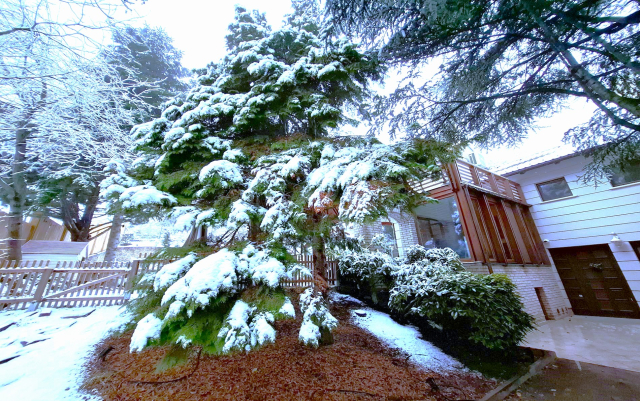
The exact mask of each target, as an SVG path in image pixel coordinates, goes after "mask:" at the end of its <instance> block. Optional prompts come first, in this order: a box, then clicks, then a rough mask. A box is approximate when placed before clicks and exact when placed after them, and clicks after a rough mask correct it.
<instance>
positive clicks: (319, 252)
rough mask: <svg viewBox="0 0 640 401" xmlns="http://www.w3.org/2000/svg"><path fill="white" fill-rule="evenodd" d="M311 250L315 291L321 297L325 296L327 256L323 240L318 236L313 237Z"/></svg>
mask: <svg viewBox="0 0 640 401" xmlns="http://www.w3.org/2000/svg"><path fill="white" fill-rule="evenodd" d="M311 248H312V250H313V281H314V283H315V285H316V289H317V290H318V291H320V292H321V293H322V295H326V293H327V290H328V289H329V283H328V282H327V277H326V269H327V255H326V248H325V245H324V239H323V238H322V237H320V236H317V237H313V240H312V243H311Z"/></svg>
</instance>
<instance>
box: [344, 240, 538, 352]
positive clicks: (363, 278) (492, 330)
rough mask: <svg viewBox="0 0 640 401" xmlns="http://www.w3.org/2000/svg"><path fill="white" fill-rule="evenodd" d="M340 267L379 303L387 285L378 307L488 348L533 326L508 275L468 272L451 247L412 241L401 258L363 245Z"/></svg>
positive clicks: (510, 342) (505, 344)
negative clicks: (384, 298)
mask: <svg viewBox="0 0 640 401" xmlns="http://www.w3.org/2000/svg"><path fill="white" fill-rule="evenodd" d="M338 266H339V269H340V273H341V275H342V279H341V281H342V282H343V284H344V282H348V281H351V282H353V283H355V285H356V287H357V288H358V290H359V291H360V293H359V295H361V296H363V295H371V297H372V299H373V301H374V303H377V304H379V305H380V303H379V301H378V299H377V297H378V298H379V297H380V292H381V291H382V292H384V289H385V288H386V290H388V293H389V302H388V304H387V305H380V306H382V307H389V308H390V309H391V310H392V311H394V312H395V313H398V314H400V315H403V316H405V317H407V318H414V319H426V320H427V321H428V322H429V323H430V324H431V325H433V326H436V327H442V328H443V329H444V330H445V331H447V332H448V333H449V334H451V335H455V336H457V337H459V338H463V339H467V340H469V341H471V342H475V343H478V344H481V345H483V346H485V347H487V348H493V349H503V348H509V347H513V346H515V345H517V344H518V343H519V342H520V340H522V338H524V336H525V335H526V333H527V332H528V331H530V330H531V329H532V328H533V318H532V317H531V316H530V315H529V314H527V313H526V312H524V309H523V304H522V301H521V300H520V296H519V295H518V294H517V293H516V287H515V285H514V284H513V283H512V282H511V281H510V280H509V279H508V278H507V277H506V276H504V275H499V274H490V275H479V274H474V273H470V272H467V271H465V270H464V267H463V265H462V263H461V262H460V259H459V257H458V255H457V254H456V253H455V252H454V251H453V250H451V249H449V248H444V249H426V248H424V247H422V246H420V245H416V246H412V247H410V248H409V249H407V252H406V256H405V257H402V258H392V257H390V256H388V255H386V254H383V253H381V252H379V251H370V250H367V249H363V250H362V251H360V252H345V253H342V254H341V255H340V256H339V264H338ZM363 292H364V294H363Z"/></svg>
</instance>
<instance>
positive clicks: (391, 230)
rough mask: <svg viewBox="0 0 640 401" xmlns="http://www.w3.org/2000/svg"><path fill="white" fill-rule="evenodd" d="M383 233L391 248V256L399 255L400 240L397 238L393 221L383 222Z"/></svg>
mask: <svg viewBox="0 0 640 401" xmlns="http://www.w3.org/2000/svg"><path fill="white" fill-rule="evenodd" d="M382 234H383V235H384V238H385V239H386V240H387V244H388V245H389V247H390V248H391V256H393V257H396V258H397V257H398V240H397V238H396V228H395V226H394V225H393V223H388V222H386V221H383V222H382Z"/></svg>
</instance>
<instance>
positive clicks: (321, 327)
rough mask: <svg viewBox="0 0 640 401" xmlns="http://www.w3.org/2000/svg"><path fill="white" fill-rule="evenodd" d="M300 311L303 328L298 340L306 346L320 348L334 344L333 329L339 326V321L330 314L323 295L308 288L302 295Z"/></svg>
mask: <svg viewBox="0 0 640 401" xmlns="http://www.w3.org/2000/svg"><path fill="white" fill-rule="evenodd" d="M300 309H301V311H302V326H300V333H299V334H298V339H299V340H300V342H301V343H303V344H304V345H308V346H311V347H314V348H318V346H320V345H321V344H331V343H333V335H332V332H333V329H335V328H336V327H337V326H338V320H337V319H336V318H335V317H333V316H332V315H331V313H329V309H328V308H327V305H326V303H325V302H324V299H323V298H322V295H321V294H320V293H319V292H317V291H314V290H313V289H312V288H307V289H306V290H305V291H304V292H303V293H302V294H301V295H300Z"/></svg>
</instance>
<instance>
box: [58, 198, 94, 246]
mask: <svg viewBox="0 0 640 401" xmlns="http://www.w3.org/2000/svg"><path fill="white" fill-rule="evenodd" d="M99 201H100V187H99V186H98V185H96V186H95V187H94V188H93V189H92V192H91V194H90V196H89V198H88V201H87V204H86V205H84V212H83V213H82V217H81V218H78V217H79V216H78V210H79V209H80V208H79V205H78V203H77V201H76V198H75V195H73V198H72V199H71V200H69V199H67V198H66V197H62V198H61V199H60V208H61V209H62V211H61V214H62V219H63V222H64V225H65V227H66V228H67V230H69V233H70V234H71V241H72V242H88V241H89V240H90V238H89V232H90V231H91V222H92V220H93V215H94V213H95V211H96V208H97V207H98V202H99Z"/></svg>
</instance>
